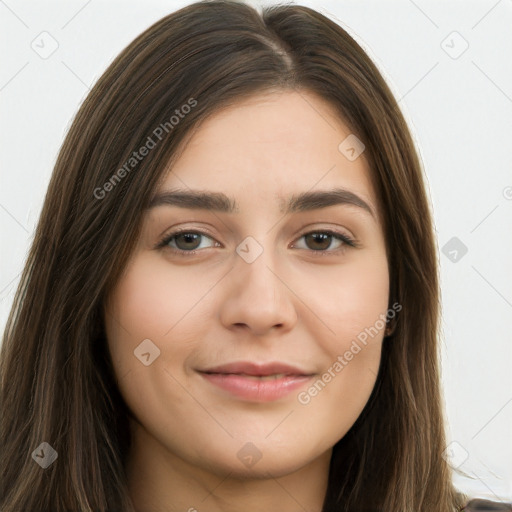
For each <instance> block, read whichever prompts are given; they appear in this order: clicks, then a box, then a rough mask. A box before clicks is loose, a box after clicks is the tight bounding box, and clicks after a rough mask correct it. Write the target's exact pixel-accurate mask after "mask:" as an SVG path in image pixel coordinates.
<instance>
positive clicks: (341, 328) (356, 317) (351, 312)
mask: <svg viewBox="0 0 512 512" xmlns="http://www.w3.org/2000/svg"><path fill="white" fill-rule="evenodd" d="M302 294H303V295H304V296H306V297H307V304H308V306H309V307H310V309H311V310H312V311H313V312H315V314H316V317H317V320H318V322H317V324H318V325H317V326H318V327H319V328H320V330H319V331H318V332H317V333H316V334H315V333H311V335H312V337H313V338H314V339H317V340H318V342H319V343H322V344H324V347H323V348H324V349H325V350H326V351H327V352H328V353H331V354H334V353H335V352H336V353H339V352H340V351H345V350H347V349H348V348H349V346H350V344H351V341H352V340H353V339H354V338H355V337H357V336H358V335H359V334H360V333H362V332H365V330H366V329H369V328H377V329H378V330H379V331H382V330H383V328H384V327H385V325H383V321H382V319H381V315H385V314H386V311H387V307H388V300H389V276H388V264H387V259H386V257H385V255H384V254H383V253H382V252H379V253H378V254H373V253H371V252H368V253H367V254H357V253H354V255H353V261H349V262H347V264H346V265H345V264H343V265H339V266H332V267H326V268H325V269H322V271H321V272H319V271H315V273H314V274H313V273H312V274H311V275H309V276H308V275H307V274H306V283H305V284H304V289H303V291H302ZM372 332H373V331H372ZM319 333H323V334H321V335H319ZM363 337H364V336H363Z"/></svg>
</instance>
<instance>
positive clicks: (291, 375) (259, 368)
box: [198, 362, 316, 402]
mask: <svg viewBox="0 0 512 512" xmlns="http://www.w3.org/2000/svg"><path fill="white" fill-rule="evenodd" d="M198 373H199V374H200V375H201V376H202V377H203V378H204V379H205V380H206V381H207V382H208V383H209V384H212V385H214V386H215V387H216V388H220V389H222V390H223V392H227V393H228V394H229V395H231V396H235V397H237V398H241V399H243V400H248V401H256V402H269V401H274V400H278V399H280V398H283V397H285V396H286V395H288V394H289V393H291V392H292V391H294V390H295V389H297V388H299V387H301V386H303V385H304V384H305V383H307V382H308V381H310V380H311V379H312V378H313V377H314V376H315V375H316V374H315V373H312V372H308V371H305V370H302V369H300V368H298V367H294V366H290V365H288V364H284V363H266V364H260V365H259V364H255V363H252V362H239V363H230V364H226V365H222V366H217V367H213V368H208V369H205V370H198Z"/></svg>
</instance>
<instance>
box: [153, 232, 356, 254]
mask: <svg viewBox="0 0 512 512" xmlns="http://www.w3.org/2000/svg"><path fill="white" fill-rule="evenodd" d="M181 233H190V234H198V235H201V236H203V237H206V238H210V239H211V240H213V241H214V242H215V243H216V244H220V242H218V241H217V240H215V238H214V237H213V236H212V235H211V234H210V233H209V232H208V230H206V229H204V228H201V229H198V228H192V227H190V228H189V227H185V228H176V229H175V230H173V231H171V232H170V233H168V234H166V235H163V237H162V238H161V239H160V241H159V242H158V243H157V244H156V246H155V249H165V248H166V247H167V248H168V249H169V250H170V251H171V252H173V253H175V254H178V255H194V254H197V253H198V252H200V251H202V250H204V248H203V249H193V250H191V251H185V250H183V249H175V248H173V247H168V246H167V244H168V243H169V242H170V241H171V240H172V239H173V238H174V237H176V236H178V235H179V234H181ZM309 234H327V235H330V236H332V237H334V238H335V239H338V240H339V241H341V242H343V243H342V245H341V247H339V248H338V249H334V250H325V251H322V250H318V251H315V250H313V249H307V248H306V249H301V250H304V251H309V252H310V253H314V254H315V255H316V256H320V255H322V254H323V255H326V256H327V255H333V254H337V253H338V252H339V251H341V250H344V249H346V248H347V247H352V248H359V245H360V244H359V241H358V240H357V239H356V238H355V237H354V236H352V235H348V234H346V233H343V232H341V231H340V230H338V229H333V228H322V227H318V228H314V227H311V226H310V227H309V228H305V229H304V231H302V232H301V234H300V235H298V236H297V238H296V239H295V240H294V242H293V244H295V243H296V241H297V240H300V239H301V238H303V237H304V236H305V235H309ZM221 245H222V244H221Z"/></svg>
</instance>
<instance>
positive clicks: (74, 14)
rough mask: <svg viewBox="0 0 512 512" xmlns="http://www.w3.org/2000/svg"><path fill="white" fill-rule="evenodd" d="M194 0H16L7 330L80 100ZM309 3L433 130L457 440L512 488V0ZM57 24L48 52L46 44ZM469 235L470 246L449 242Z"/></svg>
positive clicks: (4, 204)
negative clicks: (127, 51) (141, 38)
mask: <svg viewBox="0 0 512 512" xmlns="http://www.w3.org/2000/svg"><path fill="white" fill-rule="evenodd" d="M188 3H189V2H183V1H182V2H175V1H169V0H168V1H162V0H161V1H156V0H151V1H148V0H146V1H144V2H142V1H138V2H135V1H126V0H123V1H105V0H89V1H86V0H84V1H70V0H66V1H61V2H49V1H38V2H36V1H35V0H30V1H27V0H23V1H22V0H5V1H1V0H0V41H1V44H2V67H1V71H0V101H1V118H0V119H1V121H0V130H1V136H0V144H1V146H0V155H1V159H2V166H1V173H2V181H1V191H0V229H1V234H2V248H1V254H2V265H1V275H0V322H1V328H2V330H3V328H4V326H5V322H6V320H7V315H8V312H9V310H10V307H11V304H12V300H13V297H14V292H15V289H16V286H17V283H18V281H19V276H20V272H21V270H22V268H23V265H24V261H25V258H26V254H27V251H28V248H29V246H30V243H31V241H32V239H33V231H34V227H35V223H36V221H37V218H38V216H39V213H40V210H41V207H42V203H43V199H44V194H45V192H46V187H47V185H48V181H49V178H50V175H51V172H52V168H53V165H54V163H55V159H56V156H57V153H58V150H59V148H60V145H61V144H62V142H63V138H64V135H65V133H66V131H67V129H68V128H69V126H70V122H71V120H72V118H73V117H74V115H75V113H76V112H77V109H78V107H79V105H80V104H81V102H82V101H83V100H84V98H85V96H86V95H87V93H88V92H89V90H90V88H91V86H92V85H93V84H94V83H95V81H96V80H97V79H98V78H99V77H100V75H101V74H102V73H103V71H104V70H105V69H106V67H107V65H108V64H109V63H110V62H111V61H112V59H113V58H114V57H115V56H116V55H117V54H118V53H119V52H120V51H121V50H122V49H123V48H124V47H125V46H126V45H127V44H129V43H130V42H131V41H132V40H133V39H134V38H135V37H136V36H137V35H139V34H140V33H141V32H142V31H143V30H145V29H146V28H147V27H149V26H150V25H151V24H153V23H154V22H155V21H157V20H158V19H160V18H161V17H163V16H165V15H167V14H169V13H170V12H172V11H174V10H176V9H177V8H179V7H182V6H184V5H187V4H188ZM251 3H252V4H253V5H256V6H257V5H260V4H258V3H257V2H255V1H254V2H251ZM265 3H274V2H265ZM302 4H303V5H309V6H311V7H313V8H315V9H317V10H319V11H320V12H322V13H323V14H325V15H327V16H329V17H331V18H333V19H334V20H335V21H336V22H337V23H339V24H340V25H342V26H343V27H344V28H345V29H346V30H347V31H348V32H349V33H350V34H351V35H352V36H353V37H354V38H355V39H356V40H357V41H358V42H359V43H360V44H361V45H362V46H363V47H364V48H365V49H366V51H368V52H369V54H370V56H371V57H372V58H373V60H374V61H375V62H376V64H377V65H378V67H379V69H380V70H381V71H382V72H383V73H384V76H385V77H386V79H387V80H388V83H389V84H390V86H391V88H392V90H393V92H394V93H395V95H396V97H397V99H399V102H400V105H401V107H402V109H403V111H404V113H405V115H406V118H407V120H408V122H409V124H410V127H411V129H412V131H413V134H414V136H415V139H416V140H417V144H418V146H419V149H420V154H421V157H422V161H423V164H424V167H425V171H426V175H427V179H428V183H429V187H430V194H431V198H432V203H433V208H434V216H435V224H436V232H437V235H438V246H439V261H440V265H441V278H442V299H443V301H442V303H443V339H442V343H443V359H442V365H443V384H444V391H445V401H446V410H447V419H448V433H449V442H453V443H454V444H452V445H451V449H450V451H449V452H448V453H449V455H448V456H449V458H450V460H451V462H452V465H454V466H457V467H460V469H461V470H463V471H465V472H466V473H467V475H468V476H469V477H470V478H468V477H461V476H457V475H456V476H455V483H456V485H457V486H458V487H459V488H461V489H462V490H464V491H466V492H468V493H470V494H471V495H473V496H475V497H476V496H478V497H487V498H490V499H494V500H509V501H512V379H511V368H512V329H511V327H512V325H511V324H512V321H511V320H512V272H511V262H512V229H511V228H512V151H511V147H512V57H511V56H512V0H499V1H496V0H491V1H487V0H485V1H484V0H480V1H459V2H454V1H449V2H448V1H442V2H441V1H439V2H433V1H426V0H422V1H420V0H415V1H413V0H401V1H393V2H391V1H389V0H387V1H382V0H381V1H372V2H370V1H367V0H358V1H334V0H332V1H324V0H317V1H304V2H302ZM44 31H46V32H48V34H50V36H48V35H43V36H41V35H40V34H41V33H42V32H44ZM454 31H455V32H457V33H458V34H453V32H454ZM41 38H46V39H45V40H44V42H41V41H42V39H41ZM52 38H53V39H54V40H55V41H56V42H57V43H56V44H58V48H57V49H56V51H55V52H54V53H53V54H52V55H50V56H48V57H47V58H45V59H43V58H41V57H40V56H39V55H38V53H36V51H34V49H33V48H32V46H35V45H39V46H40V47H41V46H43V44H44V47H45V48H46V49H48V48H51V44H52ZM466 45H468V47H467V49H466V50H465V51H464V52H463V53H462V51H463V50H464V48H465V46H466ZM453 237H457V238H458V240H460V242H461V243H463V244H464V245H465V246H466V247H467V253H466V254H464V255H462V252H461V251H460V248H457V247H451V246H447V247H446V248H445V252H446V254H445V253H443V248H444V247H445V244H447V242H448V241H449V240H450V239H452V238H453ZM452 243H453V242H452ZM457 243H459V242H457ZM459 245H460V243H459ZM454 250H455V251H456V252H453V251H454ZM452 259H456V261H452ZM20 370H21V371H23V370H22V369H20Z"/></svg>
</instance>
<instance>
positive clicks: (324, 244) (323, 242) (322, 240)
mask: <svg viewBox="0 0 512 512" xmlns="http://www.w3.org/2000/svg"><path fill="white" fill-rule="evenodd" d="M304 238H305V240H306V243H307V245H308V247H309V248H310V249H312V250H314V251H318V250H325V249H328V248H329V246H330V245H331V241H332V238H333V235H331V234H328V233H309V234H307V235H304Z"/></svg>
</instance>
